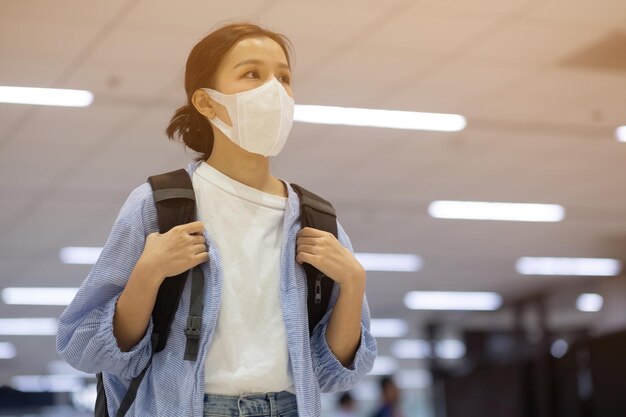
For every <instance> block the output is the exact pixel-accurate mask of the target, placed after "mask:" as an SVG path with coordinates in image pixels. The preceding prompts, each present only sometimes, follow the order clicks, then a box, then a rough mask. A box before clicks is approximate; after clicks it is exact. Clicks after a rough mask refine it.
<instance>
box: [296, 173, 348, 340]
mask: <svg viewBox="0 0 626 417" xmlns="http://www.w3.org/2000/svg"><path fill="white" fill-rule="evenodd" d="M291 187H292V188H293V189H294V190H295V191H296V193H297V194H298V197H300V223H301V226H302V227H303V228H304V227H312V228H314V229H319V230H324V231H326V232H329V233H332V234H333V235H334V236H335V237H337V213H336V211H335V208H334V207H333V205H332V204H330V203H329V202H328V201H326V200H324V199H323V198H322V197H320V196H318V195H316V194H313V193H312V192H310V191H308V190H307V189H305V188H303V187H301V186H299V185H297V184H291ZM303 266H304V271H305V272H306V277H307V288H308V292H307V313H308V317H309V336H311V335H312V334H313V329H315V326H316V325H317V323H319V322H320V320H321V319H322V317H324V314H325V313H326V310H328V304H329V302H330V296H331V294H332V291H333V285H334V284H335V282H334V281H333V280H332V279H331V278H328V277H327V276H326V275H324V274H323V273H322V272H320V271H319V270H318V269H317V268H315V267H314V266H313V265H311V264H308V263H304V264H303Z"/></svg>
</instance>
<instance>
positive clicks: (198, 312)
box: [184, 266, 204, 361]
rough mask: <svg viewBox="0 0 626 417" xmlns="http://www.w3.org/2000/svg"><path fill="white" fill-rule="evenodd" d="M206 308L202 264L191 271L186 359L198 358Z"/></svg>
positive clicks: (186, 330) (186, 329)
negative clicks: (203, 315)
mask: <svg viewBox="0 0 626 417" xmlns="http://www.w3.org/2000/svg"><path fill="white" fill-rule="evenodd" d="M203 308H204V275H203V274H202V269H200V266H196V267H195V268H193V271H192V273H191V300H190V301H189V315H188V316H187V327H185V336H186V337H187V344H186V345H185V357H184V359H185V360H186V361H195V360H196V359H198V351H199V350H200V349H199V347H200V329H201V326H202V309H203Z"/></svg>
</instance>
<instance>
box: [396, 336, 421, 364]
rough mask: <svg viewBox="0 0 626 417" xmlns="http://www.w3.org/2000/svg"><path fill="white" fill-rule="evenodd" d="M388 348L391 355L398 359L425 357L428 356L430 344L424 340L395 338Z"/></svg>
mask: <svg viewBox="0 0 626 417" xmlns="http://www.w3.org/2000/svg"><path fill="white" fill-rule="evenodd" d="M390 350H391V353H392V354H393V356H395V357H396V358H400V359H425V358H427V357H429V356H430V344H429V343H428V342H427V341H425V340H416V339H413V340H408V339H405V340H397V341H395V342H394V343H393V344H392V345H391V348H390Z"/></svg>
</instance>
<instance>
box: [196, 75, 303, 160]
mask: <svg viewBox="0 0 626 417" xmlns="http://www.w3.org/2000/svg"><path fill="white" fill-rule="evenodd" d="M203 90H204V91H206V92H207V94H208V95H209V97H211V98H212V99H213V100H215V101H217V102H218V103H219V104H221V105H223V106H224V107H226V110H227V111H228V116H229V117H230V121H231V122H232V123H233V126H232V127H231V126H228V125H227V124H226V123H224V122H223V121H222V120H220V118H219V117H217V116H215V117H214V118H213V119H209V121H210V122H211V123H213V124H214V125H215V127H217V128H218V129H219V130H221V131H222V132H223V133H224V135H226V137H227V138H229V139H230V140H232V141H233V142H234V143H236V144H237V145H239V147H241V148H243V149H245V150H247V151H248V152H253V153H257V154H261V155H264V156H274V155H278V153H279V152H280V151H281V150H282V148H283V146H284V145H285V142H287V136H289V131H290V130H291V125H292V124H293V108H294V104H295V102H294V100H293V98H291V96H290V95H289V94H288V93H287V90H285V88H284V87H283V86H282V84H281V83H280V82H279V81H278V80H277V79H276V78H275V77H272V79H271V80H270V81H268V82H266V83H265V84H263V85H261V86H259V87H257V88H254V89H252V90H248V91H242V92H240V93H236V94H223V93H220V92H219V91H216V90H212V89H210V88H203Z"/></svg>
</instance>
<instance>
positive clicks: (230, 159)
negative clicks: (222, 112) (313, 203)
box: [206, 132, 287, 197]
mask: <svg viewBox="0 0 626 417" xmlns="http://www.w3.org/2000/svg"><path fill="white" fill-rule="evenodd" d="M220 133H221V132H220ZM206 163H207V164H209V165H211V166H212V167H213V168H215V169H217V170H218V171H220V172H221V173H222V174H224V175H226V176H228V177H230V178H232V179H234V180H235V181H238V182H240V183H242V184H245V185H247V186H248V187H252V188H256V189H257V190H260V191H263V192H266V193H270V194H275V195H279V196H281V197H286V196H287V190H286V189H285V186H284V184H283V183H282V182H281V181H280V180H279V179H277V178H275V177H274V176H272V175H271V173H270V164H269V158H267V157H265V156H263V155H258V154H254V153H251V152H248V151H246V150H244V149H242V148H240V147H239V146H237V145H236V144H234V143H233V142H232V141H231V140H230V139H228V138H226V137H224V136H223V135H215V140H214V143H213V150H212V151H211V155H210V156H209V158H208V159H207V160H206Z"/></svg>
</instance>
